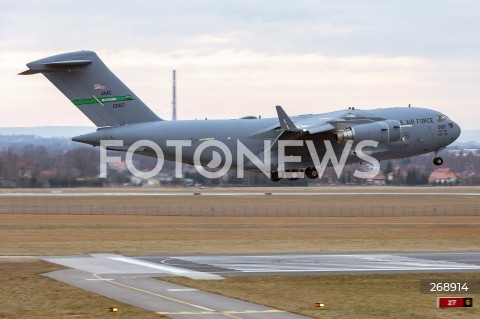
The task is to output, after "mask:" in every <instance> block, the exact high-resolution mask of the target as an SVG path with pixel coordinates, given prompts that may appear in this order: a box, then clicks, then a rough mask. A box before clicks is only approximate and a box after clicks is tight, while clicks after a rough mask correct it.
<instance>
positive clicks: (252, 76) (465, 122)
mask: <svg viewBox="0 0 480 319" xmlns="http://www.w3.org/2000/svg"><path fill="white" fill-rule="evenodd" d="M0 12H1V13H2V19H0V40H1V41H0V92H1V94H2V102H1V103H0V127H12V126H49V125H92V123H91V122H90V121H89V120H88V118H86V117H85V116H84V115H83V114H82V113H81V112H80V111H79V110H78V109H76V107H75V106H74V105H73V104H72V103H71V102H69V101H68V99H67V98H66V97H65V96H63V94H62V93H60V91H58V90H57V89H56V88H55V87H54V86H53V85H52V84H51V83H50V82H48V81H47V79H46V78H44V77H43V76H41V75H30V76H19V75H17V74H18V73H19V72H22V71H24V70H26V67H25V64H26V63H28V62H30V61H33V60H37V59H40V58H43V57H47V56H50V55H54V54H58V53H63V52H70V51H78V50H92V51H95V52H97V54H98V55H99V57H100V58H101V59H102V60H103V61H104V62H105V64H107V66H108V67H109V68H110V69H111V70H112V71H113V72H114V73H115V74H116V75H117V76H118V77H119V78H120V79H122V81H123V82H124V83H125V84H126V85H127V86H128V87H129V88H130V89H131V90H132V91H133V92H134V93H135V95H136V96H138V97H140V98H141V99H142V100H143V101H144V102H145V103H146V104H147V105H149V106H150V107H151V108H152V109H153V110H154V112H156V113H157V114H158V115H159V116H160V117H162V118H165V119H170V118H171V101H172V88H171V86H172V80H171V77H172V70H173V69H176V70H177V107H178V118H179V119H194V118H202V119H203V118H209V119H213V118H216V119H217V118H239V117H242V116H248V115H256V116H258V115H261V116H262V117H273V116H276V113H275V105H282V106H283V108H284V109H285V111H286V112H287V113H288V114H289V115H298V114H307V113H322V112H329V111H334V110H338V109H342V108H347V107H355V108H361V109H372V108H377V107H394V106H407V105H408V104H411V105H412V106H419V107H428V108H433V109H436V110H438V111H440V112H443V113H445V114H447V115H448V116H449V117H451V118H452V119H453V120H455V121H456V122H458V123H459V124H460V126H461V127H462V128H463V129H464V130H472V129H480V124H479V122H480V1H478V0H452V1H444V0H436V1H430V0H422V1H418V0H415V1H411V0H403V1H392V0H383V1H380V0H364V1H358V0H356V1H354V0H352V1H341V0H340V1H331V0H330V1H325V0H295V1H279V0H276V1H273V0H262V1H259V0H257V1H252V0H243V1H231V0H176V1H163V0H158V1H153V0H152V1H148V0H136V1H119V0H117V1H113V0H102V1H98V0H97V1H90V0H82V1H70V0H62V1H60V0H58V1H57V0H51V1H49V0H43V1H34V0H31V1H28V0H15V1H6V0H0Z"/></svg>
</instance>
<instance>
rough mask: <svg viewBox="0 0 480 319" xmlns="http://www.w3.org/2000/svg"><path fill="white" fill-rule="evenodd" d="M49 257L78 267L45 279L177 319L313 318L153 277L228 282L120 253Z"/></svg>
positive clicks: (206, 274) (54, 260)
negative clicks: (176, 277)
mask: <svg viewBox="0 0 480 319" xmlns="http://www.w3.org/2000/svg"><path fill="white" fill-rule="evenodd" d="M43 259H44V260H46V261H49V262H53V263H57V264H61V265H64V266H67V267H72V268H75V269H66V270H59V271H54V272H51V273H48V274H44V276H47V277H50V278H53V279H56V280H59V281H62V282H65V283H67V284H70V285H73V286H76V287H79V288H82V289H85V290H87V291H91V292H94V293H97V294H100V295H103V296H106V297H109V298H111V299H114V300H118V301H120V302H123V303H127V304H130V305H133V306H136V307H140V308H143V309H146V310H150V311H155V312H156V313H158V314H162V315H166V316H168V317H170V318H174V319H184V318H195V319H212V318H215V319H219V318H220V319H221V318H236V319H305V318H307V317H304V316H299V315H295V314H292V313H288V312H284V311H281V310H278V309H273V308H269V307H265V306H261V305H257V304H254V303H250V302H244V301H241V300H237V299H232V298H227V297H223V296H219V295H215V294H212V293H207V292H204V291H199V290H196V289H191V288H188V287H184V286H179V285H175V284H171V283H167V282H163V281H160V280H156V279H153V278H151V277H154V276H164V275H180V276H187V277H191V278H195V279H222V277H219V276H217V275H213V274H209V273H205V272H198V271H195V270H189V269H182V268H179V267H172V266H169V265H164V264H161V263H159V264H156V263H151V262H148V261H142V260H139V259H135V258H129V257H124V256H119V255H114V254H94V255H91V256H58V257H45V258H43Z"/></svg>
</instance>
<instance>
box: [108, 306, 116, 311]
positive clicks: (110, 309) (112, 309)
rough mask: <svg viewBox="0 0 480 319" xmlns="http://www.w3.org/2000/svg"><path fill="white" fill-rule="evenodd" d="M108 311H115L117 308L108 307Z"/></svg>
mask: <svg viewBox="0 0 480 319" xmlns="http://www.w3.org/2000/svg"><path fill="white" fill-rule="evenodd" d="M108 311H110V312H117V311H118V308H117V307H110V308H108Z"/></svg>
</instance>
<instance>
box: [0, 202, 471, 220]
mask: <svg viewBox="0 0 480 319" xmlns="http://www.w3.org/2000/svg"><path fill="white" fill-rule="evenodd" d="M0 214H51V215H147V216H148V215H150V216H192V217H194V216H198V217H206V216H211V217H415V216H418V217H420V216H480V207H477V206H469V205H465V206H458V205H455V206H441V207H429V206H419V205H412V206H409V205H402V206H393V205H392V206H385V205H381V206H379V205H373V204H372V205H367V206H365V205H363V206H357V207H352V205H348V204H346V205H343V206H342V205H335V206H323V205H319V206H305V205H302V204H301V203H300V204H299V205H254V204H252V205H241V206H234V205H182V204H178V205H138V204H135V205H133V204H132V205H128V204H124V205H115V204H114V205H111V204H108V205H102V204H97V203H95V204H81V205H65V204H54V203H48V204H29V203H0Z"/></svg>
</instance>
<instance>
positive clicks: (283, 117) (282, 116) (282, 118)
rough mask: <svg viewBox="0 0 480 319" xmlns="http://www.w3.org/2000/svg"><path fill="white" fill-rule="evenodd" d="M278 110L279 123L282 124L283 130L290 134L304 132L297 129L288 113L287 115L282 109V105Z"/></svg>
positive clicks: (278, 106)
mask: <svg viewBox="0 0 480 319" xmlns="http://www.w3.org/2000/svg"><path fill="white" fill-rule="evenodd" d="M276 108H277V114H278V121H279V122H280V126H281V127H282V130H284V131H290V132H301V131H302V130H301V129H299V128H297V127H296V126H295V124H293V122H292V120H291V119H290V117H288V115H287V113H285V111H284V110H283V109H282V107H281V106H280V105H277V106H276Z"/></svg>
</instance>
